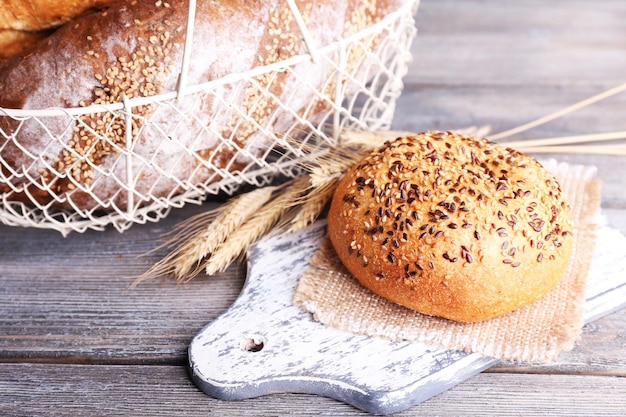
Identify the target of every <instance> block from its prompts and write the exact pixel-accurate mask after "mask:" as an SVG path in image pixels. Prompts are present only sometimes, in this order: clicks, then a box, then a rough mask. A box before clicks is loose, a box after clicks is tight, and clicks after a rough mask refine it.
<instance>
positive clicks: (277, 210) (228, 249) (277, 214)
mask: <svg viewBox="0 0 626 417" xmlns="http://www.w3.org/2000/svg"><path fill="white" fill-rule="evenodd" d="M309 184H310V180H309V178H308V177H299V178H296V179H295V180H294V181H293V182H291V183H289V184H288V185H287V186H285V188H284V189H282V190H281V191H280V194H278V195H277V196H276V197H275V198H274V199H273V200H271V201H269V202H268V203H267V204H265V205H264V206H263V207H261V208H260V209H259V210H258V211H257V212H256V213H255V214H254V215H253V216H252V217H250V219H248V221H246V222H245V223H243V224H242V225H241V226H240V227H239V228H237V229H236V230H234V231H233V232H232V233H231V234H230V235H229V236H228V238H227V239H226V240H225V241H224V242H223V243H222V244H221V245H220V246H219V247H218V248H217V249H216V250H215V252H214V253H213V254H212V255H211V257H210V258H209V259H208V261H207V263H206V265H205V272H206V274H207V275H214V274H216V273H218V272H222V271H224V270H226V268H228V266H229V265H230V264H231V263H232V262H233V261H234V260H236V259H237V258H239V257H241V256H243V255H244V254H245V253H246V251H247V250H248V248H249V247H250V246H251V245H252V244H253V243H255V242H256V241H257V240H258V239H259V238H261V237H263V236H264V235H265V234H266V233H267V232H268V231H269V230H271V229H272V227H274V226H275V225H276V224H277V223H278V222H280V221H281V220H285V216H286V215H287V214H288V212H289V211H290V210H291V209H292V208H293V207H294V205H296V204H297V201H298V198H299V197H300V196H301V195H302V194H303V193H305V192H306V190H307V188H308V186H309Z"/></svg>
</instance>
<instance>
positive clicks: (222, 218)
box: [134, 186, 278, 285]
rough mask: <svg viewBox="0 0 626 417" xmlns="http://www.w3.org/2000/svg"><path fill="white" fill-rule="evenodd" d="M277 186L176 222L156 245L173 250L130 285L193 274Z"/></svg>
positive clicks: (253, 192) (252, 192)
mask: <svg viewBox="0 0 626 417" xmlns="http://www.w3.org/2000/svg"><path fill="white" fill-rule="evenodd" d="M277 188H278V187H275V186H274V187H264V188H258V189H255V190H253V191H250V192H248V193H245V194H241V195H239V196H237V197H233V198H231V199H230V200H229V201H228V202H227V203H225V204H224V205H222V206H221V207H219V208H217V209H215V210H210V211H208V212H206V213H201V214H199V215H197V216H194V217H192V218H190V219H188V220H187V221H185V222H182V223H180V224H179V225H178V226H177V227H176V228H175V229H174V231H175V232H177V233H172V234H171V236H170V237H169V238H167V239H166V240H165V242H164V244H163V245H161V246H160V247H163V246H169V247H173V250H172V251H171V252H170V253H169V254H168V255H167V256H165V257H164V258H163V259H162V260H160V261H159V262H157V263H156V264H154V265H153V266H152V268H150V269H149V270H148V271H146V272H145V273H144V274H142V275H141V276H139V277H137V278H136V279H135V283H134V285H137V284H139V283H140V282H142V281H145V280H147V279H151V278H154V277H157V276H161V275H172V276H174V278H176V280H177V281H185V280H189V279H191V278H193V277H195V276H196V275H197V274H198V273H199V272H200V271H202V270H203V269H204V267H205V263H206V260H207V258H208V257H209V256H210V255H211V254H212V253H213V252H214V251H215V250H216V249H217V247H218V246H219V245H220V244H221V243H222V242H224V240H226V238H227V236H228V235H229V234H230V233H232V232H233V230H235V229H237V228H238V227H239V226H240V225H241V224H243V223H245V222H246V221H247V220H248V219H250V218H251V217H252V215H253V214H254V213H255V212H256V211H257V210H259V208H260V207H262V206H263V205H264V204H265V203H267V201H269V199H270V198H271V197H272V193H273V192H274V191H275V190H276V189H277Z"/></svg>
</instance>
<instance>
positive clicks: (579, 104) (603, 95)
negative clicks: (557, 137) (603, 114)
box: [488, 83, 626, 141]
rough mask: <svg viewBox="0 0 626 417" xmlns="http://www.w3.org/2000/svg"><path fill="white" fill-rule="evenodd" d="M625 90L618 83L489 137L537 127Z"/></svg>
mask: <svg viewBox="0 0 626 417" xmlns="http://www.w3.org/2000/svg"><path fill="white" fill-rule="evenodd" d="M625 90H626V83H624V84H621V85H618V86H617V87H613V88H611V89H609V90H606V91H603V92H602V93H600V94H596V95H594V96H592V97H589V98H586V99H584V100H581V101H579V102H577V103H574V104H572V105H571V106H568V107H565V108H563V109H561V110H558V111H555V112H553V113H550V114H548V115H547V116H544V117H540V118H538V119H536V120H533V121H531V122H528V123H525V124H523V125H521V126H518V127H515V128H513V129H509V130H505V131H504V132H500V133H498V134H495V135H491V136H489V137H488V139H489V140H492V141H496V140H499V139H502V138H505V137H508V136H512V135H515V134H517V133H520V132H524V131H526V130H529V129H532V128H533V127H537V126H539V125H542V124H545V123H548V122H550V121H552V120H554V119H558V118H559V117H561V116H564V115H566V114H568V113H571V112H573V111H576V110H579V109H582V108H583V107H586V106H589V105H591V104H593V103H596V102H598V101H600V100H604V99H605V98H608V97H611V96H613V95H615V94H618V93H621V92H622V91H625Z"/></svg>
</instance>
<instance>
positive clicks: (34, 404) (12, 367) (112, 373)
mask: <svg viewBox="0 0 626 417" xmlns="http://www.w3.org/2000/svg"><path fill="white" fill-rule="evenodd" d="M460 408H462V410H463V411H462V412H461V413H460V412H459V410H460ZM625 409H626V379H625V378H615V377H605V376H584V377H583V376H578V375H534V374H522V375H518V374H509V373H502V374H494V373H491V374H485V373H483V374H480V375H477V376H476V377H474V378H472V379H470V380H468V381H466V382H464V383H462V384H460V385H457V386H456V387H455V388H453V389H451V390H449V391H446V392H444V393H442V394H440V395H438V396H437V397H433V398H431V399H430V400H428V401H426V402H424V403H421V404H419V405H417V406H415V407H412V408H410V409H408V410H406V411H404V412H402V413H398V414H396V415H397V416H440V417H446V416H458V415H459V414H462V415H471V416H491V415H498V416H519V415H524V416H545V415H550V416H572V417H573V416H585V417H587V416H590V415H607V416H609V415H611V416H618V415H622V413H623V410H625ZM0 414H2V415H7V416H9V415H10V416H14V417H20V416H24V417H26V416H34V415H37V416H41V417H46V416H56V417H61V416H73V417H75V416H90V415H107V416H110V417H115V416H125V417H133V416H138V417H139V416H142V417H143V416H146V415H149V416H155V417H157V416H173V415H182V414H184V415H185V416H188V417H194V416H207V415H215V416H252V415H298V416H358V415H361V416H362V415H365V414H364V413H363V412H361V411H359V410H357V409H355V408H353V407H351V406H348V405H346V404H343V403H341V402H339V401H335V400H331V399H328V398H325V397H318V396H311V395H304V394H275V395H268V396H265V397H260V398H255V399H249V400H242V401H236V402H232V401H221V400H216V399H213V398H211V397H208V396H206V395H205V394H203V393H201V392H200V391H198V390H197V388H196V387H195V386H194V385H193V384H192V383H191V382H190V380H189V378H188V376H187V374H186V372H185V369H184V367H182V366H158V365H153V366H126V365H114V366H111V365H100V366H91V365H54V364H7V363H3V364H0Z"/></svg>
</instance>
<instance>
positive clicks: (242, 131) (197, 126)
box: [0, 0, 403, 210]
mask: <svg viewBox="0 0 626 417" xmlns="http://www.w3.org/2000/svg"><path fill="white" fill-rule="evenodd" d="M297 3H298V6H299V10H300V11H301V13H302V15H303V17H304V18H305V21H306V23H307V28H308V29H309V31H310V32H311V35H312V37H313V40H314V43H315V45H314V46H316V47H320V46H324V45H327V44H329V43H331V42H333V41H335V40H336V39H337V38H339V37H342V36H347V35H351V34H353V33H355V32H356V31H358V30H360V29H363V28H364V27H366V26H367V25H370V24H371V23H373V22H375V21H377V20H379V19H381V18H382V17H383V16H384V15H385V14H387V13H388V12H390V11H392V10H396V9H397V7H398V6H399V5H400V4H401V3H403V1H402V0H398V1H395V0H378V1H375V0H372V1H368V2H360V1H355V0H351V1H348V2H344V1H336V0H314V1H307V2H304V1H301V2H297ZM187 8H188V3H187V2H186V1H182V2H169V3H168V2H164V1H160V0H157V1H141V2H140V1H121V2H119V3H115V4H111V5H109V6H108V7H107V8H106V9H105V10H103V11H100V12H98V13H92V14H89V15H85V16H81V17H80V18H78V19H76V20H73V21H71V22H70V23H68V24H66V25H65V26H63V27H61V28H60V29H59V30H57V31H56V32H55V33H54V34H53V35H51V36H50V37H48V38H47V39H46V40H45V41H43V42H41V43H40V44H39V45H37V47H36V48H35V49H34V51H33V52H32V53H29V54H28V55H26V56H24V57H20V58H19V59H13V60H11V61H9V62H8V63H7V64H6V65H5V66H4V67H3V68H1V69H0V107H5V108H20V109H42V108H48V107H54V108H57V107H60V108H72V107H81V106H89V105H94V104H109V103H119V102H121V99H122V95H125V96H126V97H128V98H130V99H133V98H136V97H146V96H152V95H155V94H159V93H163V92H170V91H175V89H176V84H177V80H178V73H179V72H180V65H181V61H182V53H183V43H184V34H185V29H186V21H187V20H186V19H187ZM301 38H302V35H301V31H300V29H299V28H298V26H297V24H296V22H295V19H294V18H293V15H292V14H291V11H290V10H289V8H288V6H287V3H286V2H284V1H278V0H264V1H260V0H257V1H247V0H246V1H244V0H230V1H227V0H222V1H208V0H200V1H198V2H197V10H196V15H195V26H194V42H193V47H192V60H191V63H190V68H189V73H188V78H187V83H188V85H194V84H200V83H203V82H207V81H210V80H216V79H220V78H221V77H224V76H227V75H231V74H236V73H242V72H246V71H249V70H250V69H252V68H254V67H256V66H258V65H263V64H272V63H276V62H280V61H281V60H284V59H286V58H289V57H291V56H293V55H296V54H300V53H306V48H305V45H304V43H303V42H302V40H301ZM330 70H331V68H330V66H329V64H328V63H327V62H318V63H312V62H304V63H302V64H299V65H297V66H296V67H294V68H292V73H291V74H290V73H288V72H286V71H282V72H281V71H277V72H276V73H274V74H271V75H270V77H269V78H267V79H257V81H258V82H259V84H263V83H268V84H269V86H268V90H269V93H270V94H271V95H272V96H274V97H277V98H278V99H279V100H283V99H284V100H288V101H289V104H290V105H291V106H292V107H294V108H295V111H297V112H298V113H304V112H305V111H306V112H309V114H307V117H309V116H310V117H311V118H312V119H313V120H311V121H312V122H316V120H315V119H314V118H315V117H318V116H317V115H318V114H319V111H317V110H315V109H316V106H310V104H311V102H314V103H315V101H316V96H315V93H314V91H313V90H308V91H305V90H301V91H298V93H299V94H293V93H294V91H293V89H294V88H297V87H294V86H295V85H296V84H295V79H296V78H298V77H300V78H303V79H306V80H308V81H309V82H310V84H311V85H312V86H313V87H316V88H320V89H323V88H324V87H323V86H324V85H325V84H324V83H325V82H326V79H325V76H326V75H327V74H328V72H329V71H330ZM222 93H223V97H222V101H223V102H227V103H229V104H230V105H231V107H232V109H243V111H244V112H247V114H245V115H244V116H241V115H240V114H238V113H237V111H235V110H232V111H230V112H229V113H228V112H225V111H224V110H223V106H222V107H221V109H222V110H220V111H217V110H216V109H218V108H219V105H220V102H218V101H217V100H215V99H214V97H213V96H211V95H210V94H206V95H204V96H203V97H202V98H201V99H197V97H196V96H194V97H190V98H185V99H183V101H182V102H181V103H177V106H178V108H177V109H172V108H169V107H168V106H167V105H165V106H158V107H157V106H154V105H146V106H140V107H139V108H137V109H134V111H135V113H136V115H138V116H142V117H145V118H149V119H150V121H151V123H150V124H146V123H143V122H142V121H141V120H140V119H138V118H135V119H134V123H135V125H134V126H133V145H132V146H133V153H134V154H136V155H137V156H138V158H135V159H133V161H132V164H133V165H132V172H133V173H134V174H135V175H136V178H135V179H134V181H133V183H132V184H128V185H126V184H120V183H121V182H122V183H123V179H124V178H125V177H126V174H127V169H126V165H127V163H128V162H127V161H121V159H122V158H121V156H120V155H121V153H122V151H123V149H125V148H126V147H127V145H126V143H125V141H126V139H125V125H124V121H123V120H122V119H119V117H118V119H114V117H113V115H111V114H110V113H102V114H96V115H90V116H81V117H80V121H79V122H75V121H73V120H72V119H71V118H70V117H68V118H65V119H64V118H62V117H57V118H55V119H46V120H45V126H42V124H40V123H38V122H37V121H35V120H29V121H26V122H23V123H20V122H18V121H15V120H13V119H11V118H8V117H0V129H2V130H3V131H4V132H7V133H8V134H9V135H11V134H14V135H15V138H14V139H11V140H8V141H5V143H4V146H3V147H2V153H1V157H2V159H3V163H2V164H0V165H1V167H2V172H3V175H4V176H5V177H6V178H8V180H7V181H5V183H4V184H0V192H4V193H7V192H11V193H12V194H13V196H12V197H11V198H12V199H24V200H25V201H32V202H35V203H37V204H53V205H54V206H57V207H61V208H69V209H78V210H92V209H101V210H110V209H112V208H114V206H115V207H124V206H125V205H126V204H127V203H128V201H129V194H136V196H135V197H136V198H135V201H141V200H142V199H144V198H145V199H146V201H144V203H146V204H147V203H149V202H151V201H154V200H158V199H163V198H165V199H166V198H169V197H171V196H173V195H176V194H178V193H180V192H183V191H184V190H186V189H188V188H189V187H190V186H193V185H195V184H203V183H206V182H211V181H213V180H219V179H220V178H221V177H220V176H219V175H218V174H216V172H215V171H214V170H211V169H208V168H207V167H205V166H202V164H201V163H200V161H199V159H204V160H206V161H209V162H210V164H212V165H213V166H215V167H217V168H222V169H227V170H229V171H235V170H237V169H240V168H241V167H242V166H244V165H245V164H246V163H248V161H249V160H250V156H251V155H252V156H254V155H261V154H262V153H263V152H264V151H265V150H266V146H267V135H266V134H265V133H264V132H263V129H260V128H259V127H258V125H260V126H263V127H264V128H265V129H267V130H269V131H272V132H274V133H275V134H277V135H280V134H281V133H282V132H285V131H287V129H288V128H289V127H290V126H292V125H293V123H294V118H293V116H291V114H290V113H289V112H282V113H281V109H280V106H279V105H278V103H277V102H276V101H275V100H273V99H271V98H263V99H260V98H259V96H260V94H261V93H260V91H259V89H258V88H255V87H254V86H245V87H242V88H240V89H238V87H229V86H226V87H224V88H223V91H222ZM259 100H261V101H259ZM311 109H314V110H313V111H312V110H311ZM318 110H322V109H318ZM181 114H194V115H199V116H198V117H197V118H189V120H186V119H185V122H184V123H180V120H181V117H180V115H181ZM248 119H252V120H254V122H249V121H246V120H248ZM257 123H258V125H257ZM209 125H210V126H211V129H212V131H211V132H207V129H206V127H207V126H209ZM16 132H17V133H16ZM163 132H166V134H167V135H168V136H169V137H172V138H175V139H176V142H171V143H169V142H164V141H163V140H162V139H163ZM215 132H217V134H216V133H215ZM49 134H52V135H53V136H56V137H57V138H58V139H57V140H54V141H50V140H49V139H48V138H49ZM102 135H107V136H108V137H109V138H111V142H112V143H105V142H104V141H102V140H101V139H100V137H101V136H102ZM238 149H242V150H243V152H240V151H238ZM190 151H191V152H194V153H193V154H192V153H190ZM14 171H15V172H17V174H14ZM32 183H35V184H34V185H33V184H32ZM146 196H147V197H146Z"/></svg>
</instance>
